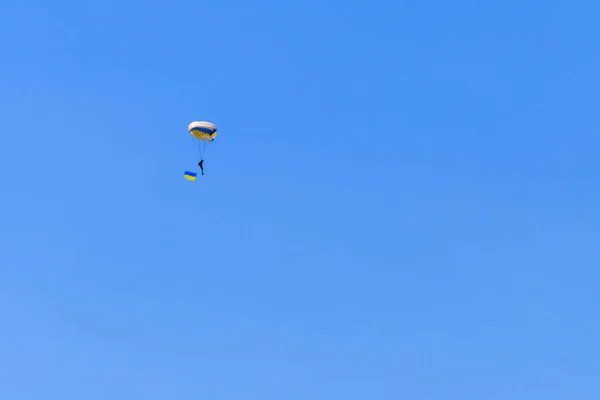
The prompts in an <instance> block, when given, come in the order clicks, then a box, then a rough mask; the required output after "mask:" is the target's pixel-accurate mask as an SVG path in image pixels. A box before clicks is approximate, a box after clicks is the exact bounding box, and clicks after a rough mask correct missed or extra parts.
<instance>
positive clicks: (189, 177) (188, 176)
mask: <svg viewBox="0 0 600 400" xmlns="http://www.w3.org/2000/svg"><path fill="white" fill-rule="evenodd" d="M197 175H198V174H197V173H195V172H190V171H185V174H183V177H184V178H185V179H187V180H189V181H195V180H196V176H197Z"/></svg>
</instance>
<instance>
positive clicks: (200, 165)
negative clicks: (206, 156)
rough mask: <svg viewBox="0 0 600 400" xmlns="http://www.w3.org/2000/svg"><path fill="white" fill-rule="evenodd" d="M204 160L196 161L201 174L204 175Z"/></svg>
mask: <svg viewBox="0 0 600 400" xmlns="http://www.w3.org/2000/svg"><path fill="white" fill-rule="evenodd" d="M203 164H204V160H200V162H199V163H198V166H199V167H200V169H201V170H202V175H204V166H203Z"/></svg>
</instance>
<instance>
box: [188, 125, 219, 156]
mask: <svg viewBox="0 0 600 400" xmlns="http://www.w3.org/2000/svg"><path fill="white" fill-rule="evenodd" d="M188 133H189V134H190V135H191V136H190V137H191V138H192V142H194V146H195V147H196V149H197V150H198V155H199V156H200V159H204V153H205V152H206V145H207V144H208V143H211V142H212V141H213V140H215V137H216V136H217V127H216V126H215V124H213V123H212V122H207V121H194V122H192V123H191V124H189V125H188ZM196 139H197V140H196Z"/></svg>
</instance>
